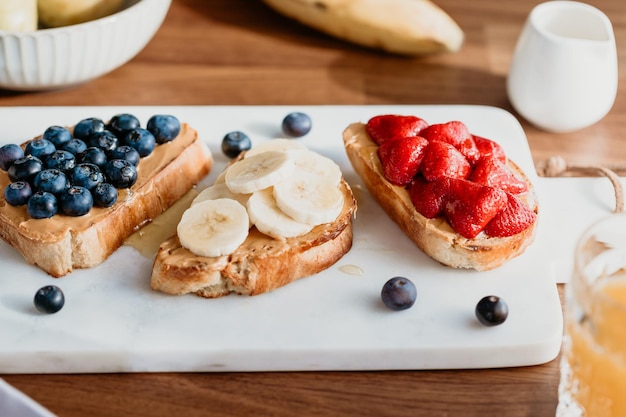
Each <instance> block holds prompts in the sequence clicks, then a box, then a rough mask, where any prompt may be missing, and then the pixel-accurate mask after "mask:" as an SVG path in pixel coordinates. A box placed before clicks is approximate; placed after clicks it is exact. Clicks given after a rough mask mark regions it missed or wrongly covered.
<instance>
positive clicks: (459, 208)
mask: <svg viewBox="0 0 626 417" xmlns="http://www.w3.org/2000/svg"><path fill="white" fill-rule="evenodd" d="M506 205H507V194H506V193H505V192H504V191H502V190H500V189H498V188H495V187H489V186H486V185H480V184H475V183H473V182H471V181H466V180H461V179H451V180H450V191H449V192H448V198H447V200H446V203H445V205H444V213H445V216H446V218H447V219H448V222H449V223H450V225H451V226H452V229H454V231H455V232H457V233H458V234H460V235H461V236H464V237H466V238H468V239H472V238H474V237H476V236H477V235H478V234H479V233H480V232H481V231H482V230H483V229H484V228H485V226H486V225H487V224H488V223H489V222H490V221H491V220H492V219H493V218H494V217H495V216H496V215H497V214H498V212H499V211H501V210H503V209H504V208H505V207H506Z"/></svg>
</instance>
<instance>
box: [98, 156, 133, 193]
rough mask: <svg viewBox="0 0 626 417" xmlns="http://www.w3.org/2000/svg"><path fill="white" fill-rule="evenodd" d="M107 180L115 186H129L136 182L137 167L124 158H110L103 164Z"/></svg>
mask: <svg viewBox="0 0 626 417" xmlns="http://www.w3.org/2000/svg"><path fill="white" fill-rule="evenodd" d="M104 172H105V174H106V176H107V178H108V179H109V182H110V183H111V184H113V186H114V187H116V188H130V187H132V186H133V184H135V182H137V168H135V165H133V164H132V163H130V162H128V161H126V160H125V159H112V160H110V161H109V162H107V163H106V165H105V166H104Z"/></svg>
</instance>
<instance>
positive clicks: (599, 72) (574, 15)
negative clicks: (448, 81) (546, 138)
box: [507, 1, 618, 132]
mask: <svg viewBox="0 0 626 417" xmlns="http://www.w3.org/2000/svg"><path fill="white" fill-rule="evenodd" d="M617 80H618V73H617V50H616V46H615V36H614V34H613V28H612V26H611V22H610V20H609V19H608V17H607V16H606V15H605V14H604V13H602V12H601V11H600V10H598V9H597V8H595V7H593V6H591V5H588V4H585V3H580V2H576V1H549V2H545V3H541V4H539V5H537V6H536V7H535V8H534V9H533V10H532V11H531V13H530V15H529V17H528V19H527V21H526V23H525V25H524V28H523V30H522V33H521V35H520V38H519V40H518V42H517V45H516V47H515V52H514V54H513V60H512V62H511V67H510V70H509V74H508V77H507V93H508V96H509V100H510V101H511V104H512V105H513V107H514V108H515V110H516V111H517V112H518V113H519V114H520V115H521V116H522V117H524V118H525V119H526V120H528V121H529V122H531V123H532V124H534V125H535V126H537V127H539V128H541V129H543V130H547V131H551V132H569V131H574V130H578V129H581V128H584V127H587V126H590V125H592V124H594V123H596V122H597V121H599V120H600V119H602V118H603V117H604V116H605V115H606V114H607V113H608V112H609V110H610V109H611V107H612V106H613V103H614V101H615V96H616V94H617Z"/></svg>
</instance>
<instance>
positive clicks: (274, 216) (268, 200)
mask: <svg viewBox="0 0 626 417" xmlns="http://www.w3.org/2000/svg"><path fill="white" fill-rule="evenodd" d="M247 207H248V215H249V216H250V220H251V222H252V224H254V225H255V226H256V228H257V229H258V230H259V232H261V233H263V234H266V235H268V236H271V237H273V238H275V239H284V238H289V237H296V236H300V235H303V234H305V233H308V232H309V231H311V229H313V226H312V225H309V224H304V223H300V222H297V221H295V220H294V219H292V218H291V217H289V216H287V215H286V214H285V213H284V212H283V211H281V210H280V209H279V208H278V206H277V205H276V201H275V200H274V196H273V194H272V189H271V188H267V189H265V190H260V191H256V192H255V193H253V194H252V195H251V196H250V199H249V200H248V205H247Z"/></svg>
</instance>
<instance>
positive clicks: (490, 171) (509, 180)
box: [469, 155, 528, 194]
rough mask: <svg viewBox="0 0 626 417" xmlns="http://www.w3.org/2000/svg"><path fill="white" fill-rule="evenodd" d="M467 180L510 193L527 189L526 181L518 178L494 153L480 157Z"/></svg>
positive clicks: (518, 192) (517, 192)
mask: <svg viewBox="0 0 626 417" xmlns="http://www.w3.org/2000/svg"><path fill="white" fill-rule="evenodd" d="M469 180H470V181H473V182H475V183H477V184H482V185H490V186H492V187H498V188H501V189H503V190H504V191H506V192H509V193H512V194H520V193H523V192H526V191H528V185H527V184H526V182H525V181H523V180H522V179H520V178H518V177H517V175H515V173H514V172H513V171H511V169H510V168H509V167H508V165H505V164H503V163H502V162H501V161H500V159H498V158H496V156H494V155H488V156H484V157H482V158H480V160H479V161H478V163H477V164H476V166H474V171H472V175H470V177H469Z"/></svg>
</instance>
